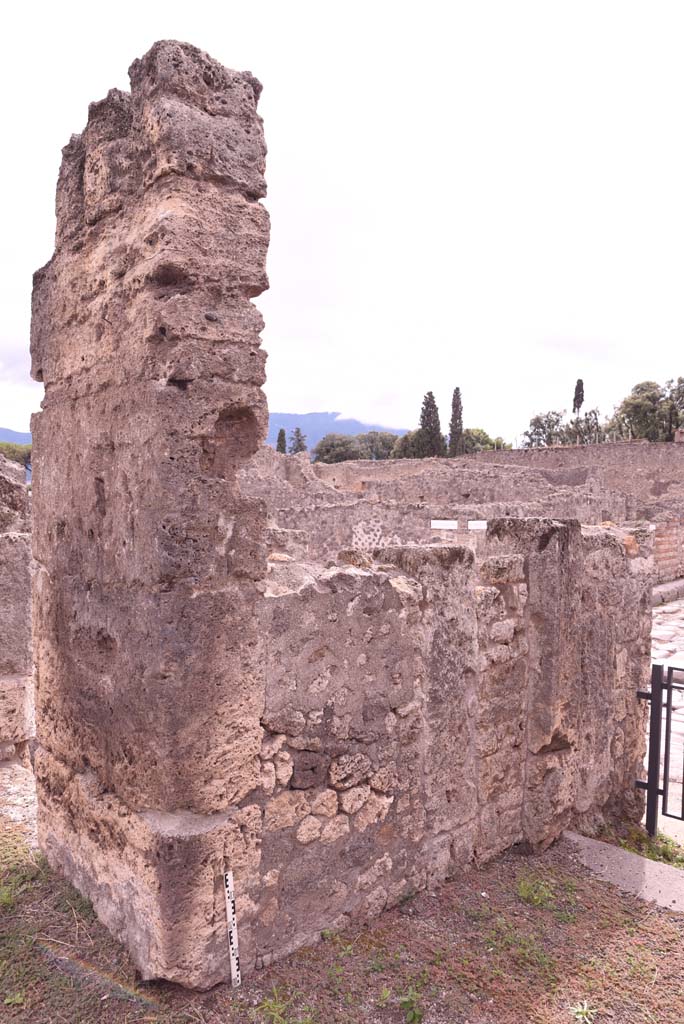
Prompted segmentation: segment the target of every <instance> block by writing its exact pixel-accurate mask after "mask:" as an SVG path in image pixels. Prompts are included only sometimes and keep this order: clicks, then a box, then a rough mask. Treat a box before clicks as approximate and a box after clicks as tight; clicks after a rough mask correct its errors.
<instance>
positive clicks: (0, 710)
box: [0, 455, 34, 761]
mask: <svg viewBox="0 0 684 1024" xmlns="http://www.w3.org/2000/svg"><path fill="white" fill-rule="evenodd" d="M24 477H25V473H24V469H23V467H22V466H18V465H16V464H15V463H13V462H9V461H8V460H7V459H5V458H4V457H3V456H1V455H0V761H2V760H3V759H4V758H10V757H15V756H17V755H18V756H19V757H21V758H22V759H24V760H27V758H28V753H29V744H30V742H31V740H32V739H33V735H34V723H33V682H32V678H31V674H32V669H31V664H32V657H31V534H30V509H29V492H28V488H27V486H26V484H25V482H24Z"/></svg>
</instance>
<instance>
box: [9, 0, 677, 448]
mask: <svg viewBox="0 0 684 1024" xmlns="http://www.w3.org/2000/svg"><path fill="white" fill-rule="evenodd" d="M22 8H23V10H22V13H19V14H17V13H16V12H17V11H18V10H19V5H13V11H14V12H15V13H14V14H13V17H14V18H15V24H14V25H13V26H10V25H9V24H8V21H9V17H8V15H7V14H5V15H4V22H5V29H6V31H5V46H4V47H3V59H2V66H1V68H0V76H1V81H0V85H1V87H2V92H1V95H2V98H3V100H2V103H3V135H4V144H3V160H2V163H1V164H0V177H1V181H0V186H1V190H0V195H1V196H2V204H3V211H2V233H3V243H4V244H3V245H2V250H1V255H0V260H1V261H2V266H1V274H0V289H1V293H0V299H1V303H0V346H1V348H0V426H4V427H10V428H12V429H14V430H28V427H29V416H30V413H31V412H32V411H33V410H35V409H36V408H38V406H39V403H40V399H41V393H42V389H41V388H40V387H39V386H38V385H36V384H31V383H30V381H29V375H28V367H29V359H28V344H29V342H28V333H29V307H30V290H31V274H32V272H33V270H35V269H36V268H38V267H39V266H41V265H42V264H43V263H45V262H46V261H47V260H48V259H49V258H50V256H51V253H52V245H53V235H54V190H55V183H56V179H57V171H58V167H59V160H60V149H61V147H62V146H63V145H64V144H65V143H66V142H67V140H68V139H69V136H70V135H71V134H72V133H73V132H78V131H80V130H82V128H83V127H84V125H85V121H86V117H87V106H88V103H89V102H90V101H91V100H97V99H100V98H102V97H103V96H104V95H105V94H106V92H107V90H108V89H109V88H110V87H112V86H117V87H119V88H122V89H124V88H128V76H127V68H128V66H129V64H130V63H131V61H132V60H133V59H134V58H135V57H137V56H139V55H141V54H142V53H144V52H145V51H146V50H147V49H148V48H149V46H150V45H151V44H152V43H153V42H154V40H155V39H160V38H176V39H182V40H186V41H188V42H191V43H193V44H195V45H196V46H199V47H201V48H202V49H205V50H207V51H208V52H209V53H210V54H211V55H212V56H213V57H215V58H217V59H218V60H220V61H221V62H222V63H223V64H226V65H227V66H229V67H232V68H236V69H239V70H244V69H249V70H250V71H252V72H253V73H254V74H255V75H256V76H257V77H258V78H259V79H260V80H261V81H262V82H263V85H264V91H263V94H262V98H261V103H260V112H261V114H262V116H263V118H264V121H265V129H266V139H267V143H268V148H269V156H268V165H267V177H268V183H269V195H268V199H267V200H266V202H267V205H268V208H269V210H270V212H271V217H272V235H271V247H270V254H269V276H270V280H271V290H270V291H269V292H268V293H266V294H265V295H264V296H262V297H261V298H260V299H259V300H258V304H259V306H260V308H261V309H262V311H263V313H264V316H265V318H266V329H265V331H264V336H263V340H264V346H265V348H266V350H267V351H268V353H269V359H268V364H267V372H268V383H267V393H268V399H269V405H270V408H271V409H272V410H274V411H275V410H277V411H282V412H308V411H316V410H333V409H337V410H341V411H342V412H343V413H345V414H347V415H350V416H355V417H358V418H359V419H364V420H367V421H373V422H380V423H386V424H388V425H393V426H407V427H411V426H414V425H415V424H416V420H417V416H418V412H419V409H420V403H421V398H422V395H423V393H424V392H425V391H426V390H428V389H432V390H433V391H434V392H435V394H436V396H437V400H438V404H439V406H440V410H441V412H442V421H443V427H444V429H445V430H446V428H447V424H448V418H449V405H450V401H451V392H452V389H453V387H454V386H455V385H459V386H460V388H461V391H462V394H463V403H464V419H465V424H466V426H481V427H484V428H485V429H487V430H488V431H489V432H490V433H492V434H502V435H503V436H504V437H506V438H507V439H509V440H512V439H513V438H514V437H515V436H516V435H520V434H521V432H522V431H523V430H524V429H525V427H526V425H527V423H528V421H529V418H530V416H531V415H532V414H533V413H535V412H539V411H541V410H545V409H549V408H568V407H569V406H571V404H572V394H573V390H574V384H575V379H576V378H577V377H583V378H584V382H585V396H586V406H585V408H588V407H591V406H594V405H598V406H599V408H600V409H601V411H602V412H610V411H611V410H612V407H613V405H614V404H615V403H617V402H618V401H619V400H620V398H621V397H622V396H623V395H624V394H625V393H626V392H627V391H628V390H629V388H630V387H631V386H632V384H634V383H636V382H637V381H640V380H644V379H655V380H659V381H664V380H665V379H667V378H669V377H672V376H677V375H678V374H684V354H683V345H682V342H683V339H684V132H683V131H682V122H683V121H684V60H683V59H682V53H683V52H684V5H683V4H681V2H675V3H666V2H659V0H650V2H648V3H647V2H645V0H644V2H641V3H630V2H626V0H617V2H608V0H590V2H586V3H585V2H582V0H573V2H572V3H570V2H560V0H541V2H527V0H503V2H487V0H469V2H462V0H455V2H453V0H452V2H448V3H447V2H441V3H440V2H435V0H420V2H413V3H400V2H397V0H394V2H387V3H386V2H380V0H377V2H374V0H365V2H363V3H359V2H350V0H345V2H344V3H335V2H327V3H323V2H321V0H317V2H314V3H308V2H307V3H304V2H297V0H275V2H268V0H259V2H258V3H248V2H244V0H243V2H241V3H233V2H232V0H222V2H220V3H218V2H213V3H202V2H198V0H192V2H189V0H184V2H182V3H174V2H170V0H165V2H163V3H155V2H149V0H145V2H141V0H138V2H136V3H129V2H126V0H119V2H117V3H116V4H115V5H109V6H101V5H100V6H98V5H97V4H93V3H92V0H90V2H89V3H87V4H85V3H84V4H80V3H69V2H68V0H62V2H61V3H59V4H49V5H48V4H44V5H41V4H38V5H22Z"/></svg>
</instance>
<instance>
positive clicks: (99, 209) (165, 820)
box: [31, 42, 269, 984]
mask: <svg viewBox="0 0 684 1024" xmlns="http://www.w3.org/2000/svg"><path fill="white" fill-rule="evenodd" d="M130 78H131V93H130V94H128V93H123V92H119V91H117V90H112V91H111V92H110V93H109V95H108V96H107V98H106V99H105V100H103V101H102V102H99V103H95V104H92V105H91V107H90V111H89V117H88V124H87V127H86V129H85V131H84V132H83V134H82V135H79V136H74V137H73V138H72V139H71V141H70V142H69V144H68V145H67V146H66V148H65V150H64V159H63V163H62V168H61V171H60V177H59V183H58V189H57V237H56V248H55V254H54V256H53V258H52V260H51V261H50V263H49V264H48V265H47V266H46V267H44V268H43V269H42V270H40V271H38V273H37V274H36V275H35V285H34V296H33V321H32V336H31V349H32V359H33V371H32V372H33V375H34V377H35V378H36V379H37V380H42V381H43V382H44V383H45V387H46V395H45V400H44V403H43V411H42V412H41V413H40V414H39V415H38V416H37V417H35V419H34V421H33V424H32V429H33V439H34V477H33V479H34V531H33V546H34V554H35V558H36V561H37V564H38V568H37V576H36V584H35V590H34V622H35V632H34V635H35V649H34V650H35V665H36V704H37V720H38V722H37V724H38V744H39V746H38V750H37V753H36V761H35V767H36V778H37V790H38V806H39V810H38V830H39V839H40V842H41V844H42V847H43V849H44V850H45V852H46V854H47V856H48V858H49V860H50V862H51V863H52V864H53V865H55V866H57V867H60V868H61V869H62V870H63V871H64V872H65V873H66V874H67V875H68V876H69V877H70V878H71V879H72V880H73V881H74V883H75V884H76V885H77V886H78V887H79V888H80V889H82V890H83V891H85V892H87V893H88V894H89V895H91V896H92V898H93V901H94V903H95V905H96V907H97V911H98V913H99V915H100V916H101V918H102V920H103V921H104V922H105V923H106V924H107V925H109V927H110V928H111V929H112V930H113V931H114V932H115V933H116V934H117V935H119V936H120V937H121V938H122V939H123V940H124V941H125V942H126V943H127V944H128V946H129V948H130V949H131V952H132V954H133V956H134V958H135V960H136V962H138V963H139V965H140V967H141V970H142V971H143V973H144V975H145V976H146V977H151V976H161V977H169V978H175V979H177V980H179V981H182V982H184V983H186V984H200V983H204V982H211V981H215V980H218V979H219V978H220V977H225V976H226V963H227V961H226V956H225V934H224V932H225V924H223V925H222V922H223V921H224V911H223V909H222V902H221V901H222V900H223V893H222V890H221V884H220V883H221V878H220V868H221V863H222V862H223V860H225V861H226V862H227V863H229V864H232V865H234V866H235V867H236V869H237V870H238V872H239V871H240V865H241V863H242V859H243V858H244V856H245V853H244V851H245V849H246V848H247V847H249V845H250V843H251V841H252V838H253V833H254V829H255V828H256V824H257V822H258V815H257V816H256V818H255V812H254V810H253V809H252V807H251V806H247V807H246V808H244V809H243V808H242V807H241V804H242V802H243V801H244V800H245V798H247V796H248V794H249V793H250V792H252V791H253V790H254V788H255V786H257V785H258V781H259V758H258V752H259V750H260V745H261V728H260V725H259V716H260V710H261V707H262V706H263V689H264V671H263V655H262V651H261V642H260V635H259V632H258V629H257V618H256V602H257V599H258V597H259V596H260V591H259V587H260V583H259V581H260V580H261V578H262V576H263V575H264V574H265V571H266V560H265V549H264V547H263V534H264V523H265V512H264V507H263V503H262V502H260V501H258V500H251V499H249V498H245V497H244V496H243V495H242V494H241V492H240V488H239V486H238V484H237V480H236V473H237V470H238V468H239V467H240V466H241V465H242V464H244V463H245V461H246V460H248V459H249V458H250V456H251V455H252V454H253V453H254V452H255V451H256V450H257V448H258V446H259V444H260V443H261V442H262V440H263V438H264V437H265V433H266V423H267V408H266V401H265V397H264V395H263V392H262V391H261V385H262V384H263V382H264V361H265V356H264V353H263V352H261V351H260V348H259V332H260V330H261V328H262V319H261V316H260V314H259V313H258V311H257V310H256V308H255V307H254V306H253V304H252V302H251V301H250V300H251V298H252V297H254V296H256V295H258V294H259V293H260V292H262V291H263V290H264V289H265V288H266V287H267V278H266V273H265V259H266V249H267V244H268V237H269V223H268V216H267V213H266V211H265V209H264V207H263V206H262V205H261V204H260V203H259V201H258V200H259V198H260V197H261V196H263V195H264V194H265V184H264V177H263V172H264V161H265V145H264V138H263V131H262V123H261V119H260V118H259V116H258V114H257V112H256V107H257V100H258V97H259V93H260V88H261V87H260V85H259V83H258V82H257V81H256V80H255V79H254V78H253V77H252V76H251V75H250V74H248V73H240V74H239V73H235V72H232V71H227V70H225V69H224V68H222V67H221V66H220V65H219V64H217V63H216V62H215V61H213V60H211V58H209V57H207V55H206V54H203V53H201V52H200V51H199V50H196V49H195V48H194V47H191V46H187V45H185V44H178V43H172V42H169V43H160V44H156V45H155V46H154V47H153V48H152V49H151V50H150V51H149V53H148V54H147V55H146V56H145V57H143V58H142V59H141V60H138V61H136V62H135V63H134V64H133V65H132V67H131V69H130ZM247 802H248V804H249V801H247ZM217 836H219V837H220V839H219V845H220V850H215V849H214V844H215V842H216V837H217ZM207 871H208V872H209V874H208V878H209V887H208V889H207V888H206V885H205V880H204V873H205V872H207ZM199 875H202V881H201V885H200V883H199ZM207 898H208V899H209V901H210V908H209V911H208V912H207V907H206V899H207ZM243 906H244V903H243Z"/></svg>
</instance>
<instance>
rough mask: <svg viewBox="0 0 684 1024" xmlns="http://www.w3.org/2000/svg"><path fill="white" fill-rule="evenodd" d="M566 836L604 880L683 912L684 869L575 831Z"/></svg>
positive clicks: (644, 898) (578, 854) (586, 864)
mask: <svg viewBox="0 0 684 1024" xmlns="http://www.w3.org/2000/svg"><path fill="white" fill-rule="evenodd" d="M564 839H566V840H568V842H569V843H571V844H572V846H573V847H574V849H575V851H576V853H577V856H578V857H579V860H580V861H581V862H582V864H584V866H585V867H587V868H589V870H590V871H591V872H592V874H594V875H596V876H597V877H598V878H602V879H603V881H604V882H612V884H613V885H616V886H617V887H618V889H622V891H623V892H631V893H633V894H634V895H635V896H638V897H639V899H642V900H646V901H647V902H650V901H651V900H652V901H653V902H654V903H657V904H658V906H659V907H663V908H664V909H665V910H676V911H677V912H678V913H680V914H684V871H682V870H680V869H679V868H673V867H672V866H671V865H670V864H660V863H659V862H658V861H654V860H647V858H646V857H640V856H639V854H638V853H630V852H629V850H623V849H621V848H620V847H619V846H611V845H610V844H609V843H601V842H599V841H598V839H589V837H588V836H580V835H578V834H577V833H576V832H565V833H564Z"/></svg>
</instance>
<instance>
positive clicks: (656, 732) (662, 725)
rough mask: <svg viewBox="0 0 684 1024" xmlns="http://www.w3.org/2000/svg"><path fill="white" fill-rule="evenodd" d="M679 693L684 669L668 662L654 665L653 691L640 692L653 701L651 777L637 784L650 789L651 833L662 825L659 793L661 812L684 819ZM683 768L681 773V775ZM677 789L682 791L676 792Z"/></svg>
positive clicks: (682, 706)
mask: <svg viewBox="0 0 684 1024" xmlns="http://www.w3.org/2000/svg"><path fill="white" fill-rule="evenodd" d="M678 694H684V669H682V668H674V667H670V666H668V668H667V669H666V668H665V666H664V665H653V666H652V668H651V689H650V691H646V690H639V691H638V693H637V696H638V697H640V698H641V699H642V700H648V701H650V703H651V714H650V720H649V732H648V778H647V779H646V781H645V782H644V781H643V780H641V779H639V780H638V781H637V787H638V788H639V789H645V790H646V831H647V832H648V834H649V835H651V836H654V835H655V834H656V831H657V828H658V797H662V798H663V799H662V806H661V809H660V813H661V814H663V815H664V816H665V817H666V818H678V819H679V820H680V821H684V742H683V743H682V750H681V751H679V750H674V749H673V748H674V747H675V745H678V744H679V742H680V739H681V737H680V734H679V732H677V731H675V730H673V723H674V722H675V716H678V717H679V718H681V721H682V722H684V699H682V700H681V701H679V700H676V699H675V698H676V695H678ZM663 733H664V734H665V735H664V741H663ZM682 735H684V733H683V734H682ZM663 742H664V744H665V745H664V748H663ZM661 754H662V758H661ZM673 755H674V766H673ZM661 760H662V771H661ZM679 768H681V775H680V776H679V777H677V776H676V772H677V771H678V769H679ZM673 789H675V790H679V793H678V794H677V793H675V794H673V793H672V790H673ZM673 807H674V809H673Z"/></svg>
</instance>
